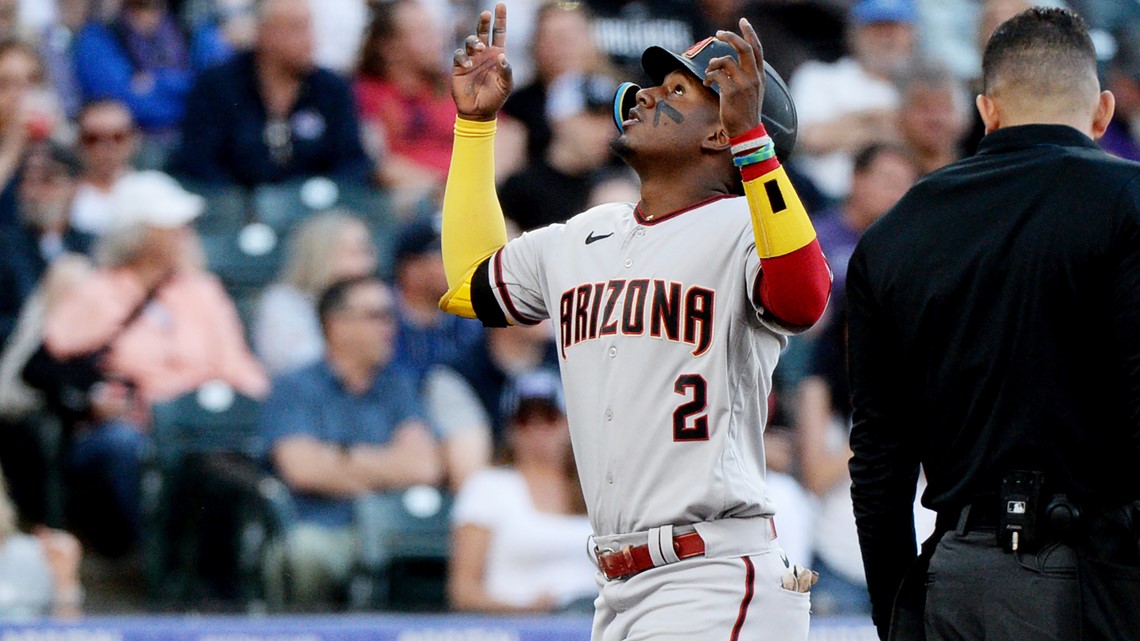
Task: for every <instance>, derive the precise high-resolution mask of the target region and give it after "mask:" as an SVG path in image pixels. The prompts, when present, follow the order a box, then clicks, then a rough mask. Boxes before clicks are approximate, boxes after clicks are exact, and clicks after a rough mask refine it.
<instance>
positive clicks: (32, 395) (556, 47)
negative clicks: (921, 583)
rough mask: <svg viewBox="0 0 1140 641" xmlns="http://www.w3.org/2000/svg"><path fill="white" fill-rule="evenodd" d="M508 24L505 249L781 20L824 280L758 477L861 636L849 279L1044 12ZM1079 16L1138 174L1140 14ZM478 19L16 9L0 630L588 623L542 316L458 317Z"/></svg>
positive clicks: (218, 2) (10, 94)
mask: <svg viewBox="0 0 1140 641" xmlns="http://www.w3.org/2000/svg"><path fill="white" fill-rule="evenodd" d="M507 5H508V8H509V11H510V12H511V27H512V31H511V33H510V34H509V45H508V46H509V50H510V52H511V60H512V63H513V66H514V69H515V84H516V90H515V92H514V94H513V95H512V97H511V99H510V100H509V101H508V103H507V105H506V107H505V109H504V114H503V115H502V116H501V117H500V124H499V135H498V137H497V138H496V145H497V146H498V149H497V150H496V159H495V162H496V165H495V169H496V176H497V177H498V179H499V187H500V190H499V194H500V198H501V201H502V205H503V209H504V211H505V213H506V214H507V216H508V217H509V218H510V220H511V221H512V222H513V224H514V226H515V229H514V230H513V232H514V233H521V232H525V231H527V230H529V229H533V228H535V227H538V226H542V225H546V224H550V223H557V222H560V221H563V220H565V219H567V218H568V217H570V216H572V215H574V214H575V213H577V212H580V211H584V210H585V209H587V208H589V207H590V206H592V205H593V204H595V203H600V202H607V201H613V200H630V201H631V200H635V199H636V198H637V187H638V186H637V184H636V177H634V176H633V175H632V173H631V172H630V171H628V169H626V168H624V167H623V166H622V165H621V163H620V161H618V160H617V159H616V157H615V156H613V155H612V154H610V153H608V143H609V140H610V139H611V138H612V137H613V134H614V129H613V125H612V106H611V101H612V96H613V92H614V90H615V89H616V87H617V84H618V83H619V82H621V81H623V80H635V81H643V80H644V77H643V72H642V71H641V69H640V66H639V56H640V53H641V51H642V50H644V49H645V48H646V47H647V46H649V45H662V46H665V47H667V48H670V49H672V50H674V51H682V50H684V49H686V48H688V47H689V46H690V45H691V44H692V43H693V42H695V41H697V40H699V39H701V38H703V37H704V36H706V35H709V34H712V33H713V32H714V31H715V30H716V29H719V28H731V27H732V26H733V25H734V24H735V21H736V19H737V18H739V17H740V16H746V17H748V18H749V19H750V21H751V22H752V23H753V24H754V25H757V26H758V27H759V29H760V36H761V38H762V39H763V42H764V46H765V57H766V59H767V60H768V61H769V62H770V63H771V64H772V65H773V67H774V68H775V69H776V70H777V71H778V72H780V74H781V75H782V76H783V78H784V79H785V80H787V81H788V85H789V87H790V90H791V93H792V95H793V97H794V99H795V102H796V105H797V107H798V113H799V123H800V138H799V141H798V146H797V150H796V154H795V157H794V159H793V162H792V163H791V166H790V168H789V170H790V172H791V173H792V174H793V178H794V179H795V181H796V182H797V187H798V191H799V193H800V194H802V195H803V196H804V200H805V203H806V204H807V205H808V208H809V211H810V212H811V213H812V217H813V222H814V224H815V227H816V229H817V230H818V237H819V241H820V244H821V246H822V247H823V250H824V252H825V254H826V255H827V257H828V259H829V261H830V264H831V267H832V270H833V272H834V277H835V278H834V289H833V295H832V299H831V303H830V306H829V310H828V312H827V315H826V317H825V320H824V321H822V322H821V323H820V324H819V325H818V326H817V327H816V328H814V329H813V330H811V331H810V332H808V333H807V334H805V335H802V336H799V337H796V338H795V339H794V340H793V341H792V343H791V344H790V345H789V347H788V348H787V350H786V352H785V354H784V356H783V357H782V358H781V361H780V367H779V369H778V370H777V372H776V378H777V381H776V392H775V393H774V394H773V396H772V397H771V398H770V399H769V404H770V407H771V409H772V410H773V411H772V412H771V416H772V420H771V422H770V425H769V426H768V431H767V435H766V439H765V441H766V451H767V457H768V464H769V478H768V482H769V487H770V490H771V492H772V494H773V496H774V497H775V498H776V500H777V503H778V505H779V506H780V511H779V513H778V515H777V517H776V520H777V522H778V523H779V532H780V543H781V545H782V546H783V547H784V549H785V550H786V551H787V552H788V554H789V556H790V557H792V558H793V559H795V560H797V561H799V562H801V563H804V564H805V565H809V566H810V567H812V568H814V569H816V570H817V571H819V572H820V574H821V577H822V578H821V580H820V582H819V584H818V585H817V587H816V589H815V590H814V591H813V592H814V593H813V608H814V611H815V612H816V613H818V614H852V615H863V616H865V615H867V614H868V613H869V608H870V605H869V599H868V597H867V593H866V587H865V581H864V578H863V569H862V564H861V562H860V555H859V553H858V541H857V539H856V534H855V524H854V517H853V515H852V508H851V498H850V493H849V488H850V477H849V476H848V472H847V460H848V459H849V458H850V456H851V450H850V448H849V446H848V443H847V435H848V427H849V423H848V416H849V412H850V403H849V397H848V385H847V380H846V378H847V375H846V364H845V356H844V354H845V338H846V337H845V327H844V301H843V286H844V279H845V270H846V263H847V259H848V258H849V257H850V255H851V252H852V251H853V249H854V246H855V243H856V242H857V241H858V239H859V236H860V233H861V232H862V231H863V230H864V229H866V228H867V227H868V226H869V225H870V224H871V223H873V222H874V221H875V220H876V219H877V218H878V217H879V216H881V215H882V214H884V213H885V212H886V211H887V210H888V209H890V208H891V206H892V205H893V204H894V203H895V202H896V201H897V200H898V199H899V198H900V197H901V196H902V194H903V193H905V192H906V190H907V189H908V188H909V187H910V186H911V185H912V184H913V183H914V182H915V181H916V180H918V179H919V178H920V177H921V176H922V175H924V174H926V173H929V172H931V171H934V170H936V169H938V168H940V167H942V166H944V165H946V164H948V163H950V162H952V161H954V160H956V159H957V158H960V157H961V156H963V155H965V154H970V153H972V151H973V149H974V146H975V145H976V143H977V141H978V140H979V139H980V138H981V136H982V132H983V129H982V126H981V124H980V122H979V121H978V119H977V116H976V115H975V114H974V109H973V108H972V106H971V99H972V95H973V94H974V93H976V88H977V83H978V79H977V76H978V74H979V72H980V53H979V51H980V47H981V45H982V44H983V43H984V42H985V40H986V38H987V37H988V35H989V33H990V31H992V29H993V28H994V27H995V26H996V25H997V24H998V23H1000V22H1001V21H1002V20H1004V19H1006V18H1008V17H1010V16H1012V15H1014V14H1015V13H1017V12H1018V11H1020V10H1022V9H1023V8H1025V7H1026V6H1028V5H1027V4H1026V3H1025V2H1024V1H1023V0H696V1H693V2H688V1H684V0H585V1H582V2H548V1H544V0H508V2H507ZM1068 5H1069V6H1070V7H1071V8H1073V9H1074V10H1076V11H1078V12H1080V13H1082V14H1083V15H1084V16H1085V17H1086V18H1087V19H1088V20H1089V22H1090V23H1091V25H1092V27H1093V28H1094V33H1095V34H1096V39H1095V40H1096V43H1097V46H1098V55H1099V56H1100V58H1101V61H1102V63H1103V66H1102V71H1103V75H1102V78H1103V82H1104V84H1105V86H1106V87H1107V88H1109V89H1111V90H1112V91H1113V92H1114V93H1115V95H1116V98H1117V112H1116V113H1117V117H1116V120H1115V121H1114V123H1113V125H1112V127H1111V128H1110V130H1109V132H1108V134H1107V135H1106V136H1105V137H1104V139H1103V140H1102V144H1103V145H1104V147H1105V148H1106V149H1108V150H1109V151H1111V152H1112V153H1115V154H1117V155H1120V156H1123V157H1127V158H1130V159H1133V160H1140V5H1137V3H1135V2H1128V1H1125V0H1069V1H1068ZM484 8H487V7H485V6H484V4H483V3H475V2H471V1H469V0H0V183H2V187H0V344H2V345H3V353H2V356H0V468H2V470H3V479H5V480H6V484H4V483H0V489H3V490H4V491H3V492H0V619H2V618H5V617H11V616H28V615H33V616H34V615H42V614H56V615H78V614H80V613H81V612H84V611H87V612H99V611H156V610H203V609H206V610H210V609H223V610H248V609H252V608H254V607H264V606H268V607H270V608H281V609H284V608H289V609H298V608H300V609H329V608H331V609H344V608H355V609H367V608H412V609H416V608H419V609H423V608H433V607H438V608H447V607H450V608H453V609H458V610H470V611H483V612H520V611H530V612H536V611H541V612H550V611H557V610H567V609H570V610H573V609H581V608H586V609H588V608H589V607H590V606H589V597H590V594H591V592H592V591H593V590H594V585H593V573H594V569H593V567H592V566H591V565H590V563H589V561H588V560H587V556H586V555H585V554H584V553H583V549H584V547H585V541H586V537H587V535H588V534H589V525H588V522H587V521H586V518H585V514H584V512H585V508H584V506H583V504H582V498H581V493H580V491H579V490H578V486H577V479H576V475H575V472H574V468H573V460H572V456H571V454H570V450H569V440H568V434H567V428H566V421H565V415H564V407H563V405H562V397H561V392H560V390H559V389H558V387H559V383H558V381H557V377H556V372H557V359H558V356H557V353H556V350H555V349H554V345H553V341H552V334H551V330H550V328H549V325H548V324H540V325H537V326H535V327H516V328H506V329H488V330H484V329H483V328H482V327H481V326H479V325H478V323H477V322H475V321H467V320H461V319H458V318H455V317H452V316H450V315H446V314H443V313H442V312H440V311H439V309H438V308H437V306H436V303H437V301H438V299H439V297H440V296H441V295H442V294H443V292H444V291H445V290H446V288H447V284H446V281H445V278H444V273H443V265H442V259H441V255H440V246H439V242H440V241H439V233H438V210H439V207H440V198H441V195H442V189H443V184H444V181H445V179H446V174H447V170H448V165H449V160H450V153H451V141H452V126H453V123H454V118H455V107H454V104H453V103H452V100H451V97H450V94H449V84H448V77H449V73H450V71H449V65H450V56H451V51H452V50H453V49H454V48H455V47H456V46H457V44H459V38H460V35H461V34H466V33H468V31H469V29H470V26H471V25H472V24H474V16H475V15H476V14H477V13H478V11H479V10H482V9H484ZM552 372H553V373H552ZM916 514H917V515H918V516H919V518H920V523H926V524H927V525H928V528H927V531H929V529H930V528H932V527H933V520H932V518H933V517H932V515H931V514H929V513H926V512H925V511H924V510H923V509H922V508H921V507H920V506H918V505H917V504H916ZM923 534H924V533H923V532H920V539H921V538H925V537H924V536H923ZM107 575H112V576H117V577H120V578H121V579H122V580H121V581H120V582H119V583H114V582H113V581H111V582H109V581H108V579H107ZM85 588H86V594H85ZM101 590H106V591H108V592H111V591H117V593H118V594H119V596H120V597H122V598H118V599H116V598H115V597H112V596H110V595H109V594H102V593H101V592H100V591H101ZM123 594H125V595H126V596H122V595H123ZM85 597H86V598H85Z"/></svg>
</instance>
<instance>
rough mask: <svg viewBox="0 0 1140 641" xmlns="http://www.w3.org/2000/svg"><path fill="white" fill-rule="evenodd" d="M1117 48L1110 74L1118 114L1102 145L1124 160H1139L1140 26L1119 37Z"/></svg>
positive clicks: (1105, 133) (1108, 77)
mask: <svg viewBox="0 0 1140 641" xmlns="http://www.w3.org/2000/svg"><path fill="white" fill-rule="evenodd" d="M1117 46H1118V48H1117V52H1116V55H1115V56H1114V57H1113V59H1112V61H1111V62H1110V63H1109V65H1108V72H1107V80H1108V88H1109V89H1110V90H1111V91H1112V95H1114V96H1116V111H1115V113H1113V115H1112V122H1111V123H1109V125H1108V130H1107V131H1105V132H1104V136H1103V137H1102V138H1101V139H1100V146H1101V147H1103V148H1104V150H1105V151H1107V152H1109V153H1111V154H1115V155H1117V156H1120V157H1121V158H1127V159H1128V160H1140V25H1137V26H1135V27H1133V28H1131V29H1126V30H1122V31H1121V32H1120V33H1119V34H1117Z"/></svg>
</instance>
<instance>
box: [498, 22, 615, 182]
mask: <svg viewBox="0 0 1140 641" xmlns="http://www.w3.org/2000/svg"><path fill="white" fill-rule="evenodd" d="M511 19H512V20H513V19H514V18H513V14H512V18H511ZM511 24H512V26H513V25H514V23H513V22H512V23H511ZM589 31H590V14H589V12H588V10H587V9H586V7H585V5H581V4H567V3H565V2H546V3H544V4H543V5H542V6H541V7H539V9H538V13H537V14H536V16H535V25H534V39H533V41H532V42H531V44H530V55H531V57H532V58H533V59H534V79H533V80H532V81H531V82H530V83H529V84H527V85H525V86H523V87H521V88H519V89H516V90H515V91H513V92H511V96H510V97H509V98H507V104H505V105H504V106H503V113H505V114H506V115H508V116H510V117H511V118H514V119H515V120H518V121H519V122H521V123H522V125H523V126H524V127H525V128H526V148H527V158H528V160H529V161H531V162H538V161H541V160H542V158H543V156H544V155H545V153H546V147H547V146H548V145H549V144H550V138H551V136H552V135H553V134H552V132H551V130H550V123H549V122H548V121H547V118H546V103H547V90H548V89H549V88H550V84H551V83H552V82H554V81H555V79H557V78H559V77H561V76H563V75H564V74H583V73H587V72H596V71H600V70H601V67H602V65H603V63H604V61H605V59H604V57H603V56H601V55H600V54H599V53H598V50H597V47H595V46H594V41H593V39H592V38H584V37H582V34H585V33H589ZM611 99H612V96H611Z"/></svg>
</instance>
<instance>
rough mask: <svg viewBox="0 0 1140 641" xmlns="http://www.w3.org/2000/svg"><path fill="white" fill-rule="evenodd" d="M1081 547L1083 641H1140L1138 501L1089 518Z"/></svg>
mask: <svg viewBox="0 0 1140 641" xmlns="http://www.w3.org/2000/svg"><path fill="white" fill-rule="evenodd" d="M1089 517H1090V518H1089V519H1088V521H1087V524H1086V525H1085V527H1084V528H1083V529H1084V534H1085V536H1084V537H1082V540H1081V541H1080V542H1079V543H1078V544H1077V546H1076V550H1077V579H1078V583H1079V585H1080V599H1081V636H1080V639H1081V641H1135V640H1136V639H1137V638H1140V501H1134V502H1133V503H1130V504H1128V505H1125V506H1123V507H1119V508H1115V509H1111V510H1104V511H1099V510H1098V511H1097V512H1096V513H1095V514H1091V515H1089Z"/></svg>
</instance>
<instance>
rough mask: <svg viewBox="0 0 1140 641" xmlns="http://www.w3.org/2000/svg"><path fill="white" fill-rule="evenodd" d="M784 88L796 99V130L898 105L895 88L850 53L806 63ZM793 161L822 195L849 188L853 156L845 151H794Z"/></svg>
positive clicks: (838, 195)
mask: <svg viewBox="0 0 1140 641" xmlns="http://www.w3.org/2000/svg"><path fill="white" fill-rule="evenodd" d="M788 90H789V91H790V92H791V94H792V100H794V101H795V103H796V114H797V116H798V118H799V125H800V129H804V128H807V127H811V126H812V124H814V123H817V122H827V121H829V120H833V119H835V118H839V117H840V116H844V115H847V114H852V113H858V112H861V111H869V110H879V109H898V107H899V103H900V98H899V92H898V90H897V89H895V86H894V85H893V84H891V83H890V82H888V81H886V80H883V79H881V78H878V77H875V76H872V75H871V74H869V73H867V72H866V71H864V70H863V67H862V65H860V64H859V63H858V62H857V61H856V60H855V59H853V58H842V59H840V60H837V61H835V62H833V63H830V64H827V63H822V62H815V61H809V62H805V63H804V64H803V65H802V66H801V67H800V68H799V70H798V71H796V74H795V76H793V77H792V82H791V85H790V86H789V87H788ZM794 162H795V163H796V165H797V166H798V167H799V168H800V169H801V170H802V171H803V172H804V173H805V174H807V176H808V178H810V179H811V181H812V182H813V183H814V184H815V186H816V187H818V188H819V190H820V191H822V192H823V193H824V194H825V195H827V196H829V197H831V198H836V199H842V198H843V197H845V196H846V195H847V192H848V190H849V189H850V188H851V171H852V158H851V156H850V155H849V154H847V153H843V152H834V153H830V154H823V155H810V154H807V153H803V152H798V153H797V154H796V157H795V160H794Z"/></svg>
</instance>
